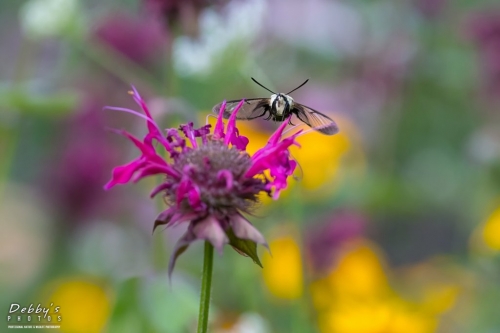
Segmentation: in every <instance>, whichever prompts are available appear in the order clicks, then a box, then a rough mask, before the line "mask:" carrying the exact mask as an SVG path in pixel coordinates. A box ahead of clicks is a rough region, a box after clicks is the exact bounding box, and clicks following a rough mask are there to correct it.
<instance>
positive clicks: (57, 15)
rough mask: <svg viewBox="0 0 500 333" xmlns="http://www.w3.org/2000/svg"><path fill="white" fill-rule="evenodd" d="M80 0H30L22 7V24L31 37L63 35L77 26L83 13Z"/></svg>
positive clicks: (20, 13)
mask: <svg viewBox="0 0 500 333" xmlns="http://www.w3.org/2000/svg"><path fill="white" fill-rule="evenodd" d="M79 8H80V6H79V3H78V0H30V1H28V2H26V3H25V4H24V5H23V7H22V8H21V10H20V12H19V15H20V22H21V26H22V28H23V30H24V32H25V33H26V35H28V36H29V37H31V38H35V39H37V38H45V37H52V36H58V35H62V34H63V33H65V32H67V31H68V30H71V28H75V27H76V26H77V25H76V24H77V23H78V22H81V21H80V20H78V17H79V16H80V15H81V14H80V13H81V11H80V10H79Z"/></svg>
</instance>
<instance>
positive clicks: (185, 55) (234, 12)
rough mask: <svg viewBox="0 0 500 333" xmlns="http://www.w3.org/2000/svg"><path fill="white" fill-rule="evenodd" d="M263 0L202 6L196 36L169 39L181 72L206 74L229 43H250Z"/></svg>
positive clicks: (258, 24) (262, 10)
mask: <svg viewBox="0 0 500 333" xmlns="http://www.w3.org/2000/svg"><path fill="white" fill-rule="evenodd" d="M266 8H267V4H266V2H265V1H264V0H248V1H234V2H230V3H228V5H227V6H226V7H225V8H224V12H221V13H219V12H216V11H214V10H206V11H205V12H203V13H202V15H201V16H200V36H199V37H198V38H197V39H192V38H190V37H187V36H180V37H178V38H176V39H175V40H174V43H173V62H174V67H175V70H176V72H177V73H178V74H179V75H181V76H189V75H206V74H209V73H210V70H211V68H212V66H213V65H214V63H215V61H216V59H217V58H218V57H219V56H220V55H221V54H222V53H223V52H224V51H225V50H226V49H227V48H228V47H229V46H230V45H231V44H233V43H235V42H245V43H250V42H251V41H252V40H253V39H254V38H255V37H256V36H257V34H258V33H259V29H260V27H261V26H262V21H263V18H264V15H265V13H266Z"/></svg>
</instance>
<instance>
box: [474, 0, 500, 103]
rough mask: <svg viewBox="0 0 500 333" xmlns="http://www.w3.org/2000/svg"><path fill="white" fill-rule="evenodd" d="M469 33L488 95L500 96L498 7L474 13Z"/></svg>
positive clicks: (499, 18)
mask: <svg viewBox="0 0 500 333" xmlns="http://www.w3.org/2000/svg"><path fill="white" fill-rule="evenodd" d="M469 34H470V36H471V38H472V39H473V40H474V41H475V43H476V45H477V47H478V51H479V57H480V60H481V67H482V71H483V75H484V78H485V84H486V88H487V90H488V93H489V95H491V96H494V97H496V98H498V97H500V8H498V9H496V10H491V11H488V12H482V13H478V14H475V15H474V16H472V17H471V19H470V24H469Z"/></svg>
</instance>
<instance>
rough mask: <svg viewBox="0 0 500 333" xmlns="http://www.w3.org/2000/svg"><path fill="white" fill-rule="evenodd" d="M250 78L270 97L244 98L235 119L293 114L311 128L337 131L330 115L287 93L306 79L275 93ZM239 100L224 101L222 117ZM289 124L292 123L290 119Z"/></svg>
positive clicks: (216, 110) (279, 118)
mask: <svg viewBox="0 0 500 333" xmlns="http://www.w3.org/2000/svg"><path fill="white" fill-rule="evenodd" d="M252 80H253V81H254V82H255V83H257V84H258V85H259V86H261V87H262V88H264V89H266V90H267V91H269V92H271V93H272V95H271V97H270V98H249V99H245V102H244V103H243V106H242V107H241V109H240V110H239V111H238V114H237V115H236V119H241V120H252V119H256V118H260V117H264V116H266V115H267V117H266V118H265V120H273V121H278V122H281V121H284V120H286V119H288V117H289V116H290V115H292V114H293V115H295V116H296V117H297V118H298V119H299V120H301V121H302V122H303V123H305V124H306V125H308V126H309V127H311V128H312V129H314V130H316V131H318V132H320V133H323V134H326V135H333V134H335V133H337V132H338V131H339V128H338V127H337V124H335V121H333V119H331V118H330V117H328V116H326V115H324V114H322V113H321V112H318V111H316V110H314V109H311V108H310V107H308V106H305V105H302V104H299V103H297V102H295V101H294V100H293V98H291V97H290V96H288V95H289V94H291V93H292V92H294V91H295V90H297V89H299V88H300V87H302V86H303V85H304V84H306V83H307V82H308V81H309V80H306V81H305V82H304V83H302V84H301V85H300V86H298V87H297V88H295V89H293V90H292V91H290V92H289V93H287V94H281V93H278V94H277V93H275V92H273V91H271V90H269V89H268V88H266V87H264V86H263V85H262V84H260V83H259V82H257V80H255V79H254V78H252ZM240 102H241V99H237V100H233V101H228V102H226V108H225V110H224V115H223V116H224V118H226V119H227V118H229V117H230V116H231V113H232V112H233V110H234V108H235V107H236V106H237V105H238V104H239V103H240ZM221 106H222V103H219V104H217V105H216V106H214V107H213V109H212V111H213V112H214V113H215V114H219V112H220V108H221ZM290 125H293V124H292V123H291V121H290Z"/></svg>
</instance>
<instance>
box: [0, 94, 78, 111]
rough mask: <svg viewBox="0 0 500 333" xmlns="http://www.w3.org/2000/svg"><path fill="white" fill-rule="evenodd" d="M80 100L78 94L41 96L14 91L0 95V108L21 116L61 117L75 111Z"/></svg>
mask: <svg viewBox="0 0 500 333" xmlns="http://www.w3.org/2000/svg"><path fill="white" fill-rule="evenodd" d="M78 100H79V99H78V96H77V94H76V93H58V94H54V95H49V96H40V95H35V94H33V93H31V92H29V91H24V90H12V91H8V92H4V93H3V94H0V107H1V108H2V109H4V110H11V111H14V112H15V111H17V112H19V113H21V114H27V115H41V116H47V117H54V116H55V117H60V116H63V115H66V114H68V113H70V112H71V111H72V110H74V108H75V107H76V106H77V104H78Z"/></svg>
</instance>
